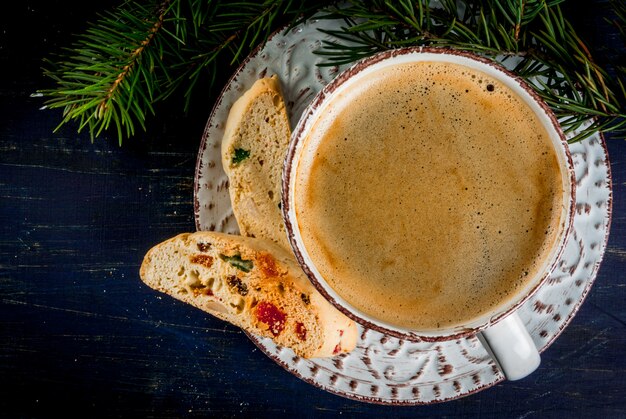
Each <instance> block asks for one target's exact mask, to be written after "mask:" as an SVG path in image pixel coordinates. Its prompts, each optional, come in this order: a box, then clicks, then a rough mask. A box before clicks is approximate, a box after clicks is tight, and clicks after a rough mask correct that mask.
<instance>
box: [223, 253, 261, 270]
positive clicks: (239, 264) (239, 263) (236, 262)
mask: <svg viewBox="0 0 626 419" xmlns="http://www.w3.org/2000/svg"><path fill="white" fill-rule="evenodd" d="M220 259H222V260H223V261H225V262H228V263H230V264H231V265H232V266H234V267H235V268H237V269H239V270H240V271H244V272H250V271H251V270H252V268H253V267H254V264H253V263H252V261H251V260H244V259H242V258H241V255H240V254H239V253H235V254H234V255H232V256H226V255H223V254H221V253H220Z"/></svg>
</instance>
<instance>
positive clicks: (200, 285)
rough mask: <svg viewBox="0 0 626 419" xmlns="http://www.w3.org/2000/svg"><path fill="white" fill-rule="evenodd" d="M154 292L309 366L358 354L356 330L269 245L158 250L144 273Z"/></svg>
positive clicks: (212, 241) (183, 240) (207, 235)
mask: <svg viewBox="0 0 626 419" xmlns="http://www.w3.org/2000/svg"><path fill="white" fill-rule="evenodd" d="M140 275H141V279H142V280H143V281H144V282H145V283H146V284H147V285H148V286H150V287H151V288H153V289H155V290H157V291H161V292H163V293H166V294H169V295H171V296H172V297H174V298H177V299H178V300H181V301H183V302H185V303H189V304H191V305H193V306H194V307H197V308H199V309H201V310H204V311H205V312H207V313H210V314H212V315H214V316H215V317H218V318H220V319H222V320H225V321H227V322H230V323H232V324H234V325H236V326H238V327H241V328H242V329H244V330H246V331H248V332H250V333H253V334H256V335H260V336H265V337H269V338H272V339H273V340H274V341H275V342H276V343H277V344H279V345H283V346H286V347H289V348H291V349H293V351H294V352H295V353H296V354H297V355H299V356H302V357H305V358H314V357H327V356H334V355H337V354H340V353H343V352H349V351H351V350H352V349H354V347H355V345H356V340H357V328H356V325H355V323H354V322H353V321H352V320H350V319H349V318H347V317H346V316H345V315H343V314H342V313H341V312H339V311H338V310H337V309H335V308H334V307H333V306H332V305H331V304H330V303H329V302H328V301H326V300H325V299H324V297H322V295H321V294H319V293H318V292H317V290H316V289H315V288H314V287H313V285H311V283H310V282H309V280H308V278H307V277H306V276H305V274H304V272H303V271H302V269H301V268H300V266H299V265H298V264H297V262H296V261H295V259H294V257H293V256H292V255H291V254H290V253H288V252H287V251H285V250H283V249H282V248H280V247H279V246H277V245H276V244H274V243H272V242H271V241H269V240H265V239H258V238H250V237H243V236H235V235H228V234H224V233H217V232H208V231H206V232H205V231H202V232H196V233H185V234H180V235H178V236H176V237H174V238H171V239H169V240H166V241H164V242H162V243H160V244H158V245H156V246H154V247H153V248H152V249H150V251H148V253H147V254H146V256H145V258H144V261H143V263H142V265H141V269H140Z"/></svg>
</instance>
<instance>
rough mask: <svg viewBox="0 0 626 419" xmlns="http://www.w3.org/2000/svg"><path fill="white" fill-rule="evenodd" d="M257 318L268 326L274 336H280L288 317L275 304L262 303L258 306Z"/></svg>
mask: <svg viewBox="0 0 626 419" xmlns="http://www.w3.org/2000/svg"><path fill="white" fill-rule="evenodd" d="M256 318H257V319H258V320H259V321H260V322H261V323H265V324H266V325H267V326H268V328H269V330H270V332H271V333H272V335H274V336H278V335H280V333H281V332H282V331H283V329H284V328H285V322H286V320H287V315H286V314H285V313H283V312H282V311H281V310H279V309H278V307H276V306H275V305H274V304H272V303H269V302H267V301H261V302H260V303H259V304H257V306H256Z"/></svg>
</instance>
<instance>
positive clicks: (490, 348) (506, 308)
mask: <svg viewBox="0 0 626 419" xmlns="http://www.w3.org/2000/svg"><path fill="white" fill-rule="evenodd" d="M419 61H435V62H444V63H452V64H458V65H461V66H466V67H468V68H470V69H474V70H478V71H480V72H482V73H484V74H486V75H488V76H489V77H492V78H494V79H496V80H498V81H499V82H500V83H502V84H504V85H505V86H507V87H508V88H509V89H511V90H512V91H513V92H515V93H516V94H517V95H518V96H519V97H520V98H521V99H522V100H523V102H524V103H525V104H526V105H528V107H530V108H531V109H532V111H533V112H534V113H535V115H536V116H537V118H538V119H539V120H540V121H541V124H542V125H543V126H544V128H545V130H546V131H547V133H548V136H549V137H550V140H551V143H552V145H553V147H554V152H555V154H556V156H557V160H558V163H559V165H560V167H561V168H562V169H561V174H562V186H563V197H562V198H563V199H562V202H563V208H562V214H561V217H560V224H559V226H558V233H557V239H556V240H555V242H554V245H553V247H552V248H551V249H550V252H549V256H548V257H547V258H545V259H544V261H543V265H542V268H541V269H539V270H538V273H537V275H535V277H534V278H532V280H530V281H528V282H527V286H525V287H524V288H523V289H521V290H520V291H519V292H517V293H516V294H515V296H514V298H512V299H509V300H508V301H507V302H506V303H504V304H502V305H500V306H498V307H497V308H496V309H495V310H491V311H489V312H487V313H485V314H484V315H482V316H480V317H479V318H477V319H473V320H472V321H471V322H468V323H467V324H462V325H457V326H455V327H452V328H442V329H438V330H434V331H433V330H428V331H421V330H413V329H407V328H403V327H399V326H397V325H394V324H390V323H387V322H385V321H382V320H380V319H378V318H374V317H372V316H370V315H368V314H365V313H363V312H362V311H360V310H358V309H357V308H355V307H354V306H353V305H351V304H350V303H349V302H347V301H346V300H345V299H344V298H343V297H342V296H341V295H339V294H338V293H337V292H336V291H335V290H334V289H333V288H332V287H331V286H330V285H329V283H328V282H327V281H326V280H325V279H324V277H323V276H322V274H321V273H320V271H319V270H318V269H317V267H316V266H315V264H314V262H313V260H312V259H311V257H310V255H309V254H308V252H307V249H306V246H305V245H304V242H303V235H305V234H307V233H308V232H307V231H301V229H300V225H299V223H298V217H297V214H296V211H295V206H294V205H293V203H294V201H295V196H294V193H295V192H294V191H295V182H296V171H297V168H298V164H299V162H300V157H301V155H302V152H303V143H304V140H305V139H306V138H307V136H308V135H309V133H310V132H311V130H313V129H315V127H316V122H317V121H318V120H319V118H320V117H321V116H322V115H324V112H325V111H326V110H327V108H326V107H327V105H328V104H329V103H331V102H332V101H333V100H334V99H335V98H337V97H339V96H340V95H344V96H347V97H349V94H350V91H351V89H353V88H354V87H355V86H358V84H359V83H360V82H361V81H362V80H363V79H364V78H366V77H368V76H369V75H371V74H372V73H374V72H377V71H380V70H384V69H386V68H391V67H393V66H397V65H401V64H406V63H414V62H419ZM282 187H283V190H282V211H283V218H284V221H285V225H286V229H287V232H288V235H289V240H290V242H291V245H292V248H293V250H294V253H295V255H296V258H297V260H298V262H299V264H300V265H301V267H302V268H303V270H304V271H305V273H306V274H307V275H308V277H309V278H310V279H311V281H312V283H313V284H314V285H315V287H316V288H317V289H318V290H319V291H320V292H321V293H322V294H323V295H324V296H325V297H326V298H327V299H328V300H329V301H330V302H331V303H332V304H333V305H334V306H335V307H337V308H338V309H339V310H340V311H342V312H344V313H345V314H346V315H348V316H349V317H351V318H353V319H354V320H355V321H357V322H358V323H360V324H362V325H364V326H366V327H369V328H371V329H374V330H377V331H380V332H382V333H387V334H390V335H392V336H396V337H399V338H402V339H407V340H413V341H418V340H425V341H445V340H456V339H459V338H464V337H469V336H473V335H476V336H478V338H479V340H480V341H481V343H482V344H483V346H484V347H485V349H486V350H487V352H488V353H489V354H490V355H491V356H492V357H493V359H494V360H495V362H496V363H497V364H498V366H499V367H500V369H501V370H502V372H503V373H504V375H505V376H506V377H507V378H508V379H509V380H517V379H521V378H523V377H525V376H527V375H528V374H530V373H531V372H532V371H534V370H535V369H536V368H537V367H538V365H539V363H540V356H539V353H538V351H537V348H536V347H535V345H534V343H533V341H532V338H531V337H530V335H529V333H528V331H527V330H526V328H525V327H524V324H523V322H522V320H521V319H520V317H519V316H518V314H517V312H516V310H517V308H518V307H520V305H521V304H523V303H524V302H525V301H526V300H528V299H529V298H531V297H532V295H533V294H534V293H535V292H536V291H537V290H538V289H539V288H540V287H541V285H542V284H543V283H544V281H545V280H546V279H547V278H548V277H549V274H550V272H552V270H553V269H555V267H556V265H557V263H558V259H559V256H560V255H561V253H562V251H563V249H564V247H565V244H566V241H567V239H568V236H569V234H570V231H571V230H572V222H573V213H574V208H575V202H576V200H575V190H574V170H573V162H572V158H571V155H570V152H569V148H568V146H567V142H566V140H565V136H564V134H563V132H562V130H561V128H560V125H559V123H558V121H557V120H556V117H555V116H554V114H553V113H552V111H551V110H550V109H549V107H548V106H547V105H546V104H545V103H544V102H543V101H542V100H541V99H540V98H539V96H538V95H537V94H536V93H535V92H534V91H533V90H532V88H530V87H529V86H528V85H527V84H526V83H525V82H524V81H523V80H521V79H520V78H519V77H517V76H515V75H514V74H512V73H511V72H509V71H507V70H506V69H504V68H503V67H502V66H500V65H499V64H496V63H495V62H493V61H491V60H488V59H485V58H482V57H479V56H477V55H475V54H471V53H467V52H461V51H457V50H451V49H439V48H421V47H416V48H402V49H397V50H391V51H386V52H383V53H379V54H377V55H374V56H372V57H369V58H366V59H364V60H362V61H359V62H358V63H356V64H355V65H354V66H352V67H351V68H349V69H348V70H346V71H344V72H343V73H341V74H340V75H338V76H337V77H336V78H335V79H334V80H333V81H332V82H331V83H329V84H328V85H327V86H326V87H325V88H324V89H323V90H322V91H321V92H320V93H319V94H318V95H317V96H316V97H315V98H314V100H313V101H312V103H311V104H310V105H309V107H308V108H307V109H306V110H305V111H304V113H303V116H302V118H301V119H300V121H299V123H298V125H297V127H296V129H295V130H294V132H293V135H292V138H291V144H290V147H289V151H288V154H287V158H286V160H285V165H284V169H283V184H282Z"/></svg>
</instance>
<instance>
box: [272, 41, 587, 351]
mask: <svg viewBox="0 0 626 419" xmlns="http://www.w3.org/2000/svg"><path fill="white" fill-rule="evenodd" d="M416 53H417V54H419V53H430V54H440V55H441V56H457V57H463V58H465V59H469V60H472V61H475V62H478V63H480V64H485V65H488V66H490V67H492V68H493V69H495V70H497V71H499V72H500V73H502V76H503V77H504V78H508V79H510V81H511V83H515V84H517V85H518V86H520V87H521V88H522V89H523V90H524V91H525V92H526V93H527V94H528V95H529V96H530V98H531V99H532V100H533V101H534V102H535V104H536V105H537V106H538V107H539V108H541V110H542V111H543V113H544V114H545V116H547V117H548V119H549V121H550V124H551V125H552V128H554V132H555V133H556V134H557V135H558V137H559V140H560V143H561V148H562V151H563V154H564V157H565V163H566V167H565V168H562V169H565V170H564V171H565V173H564V174H563V179H566V178H568V181H569V187H570V191H569V205H567V203H565V202H564V206H566V208H565V211H563V215H564V217H565V220H561V222H560V223H559V227H560V230H561V231H560V232H559V237H558V240H557V242H556V243H555V245H554V247H553V248H552V252H553V253H552V255H551V259H549V263H547V264H546V265H545V266H546V269H545V271H544V272H543V273H542V274H541V277H540V278H539V279H538V280H536V282H535V284H534V285H533V286H532V288H530V289H528V290H527V289H524V290H523V292H524V295H522V296H521V297H520V296H519V295H515V296H514V297H513V298H511V299H509V300H507V301H509V302H510V301H514V303H512V304H510V303H506V302H505V303H503V304H502V305H506V306H507V308H506V309H505V310H502V309H499V308H496V309H495V312H496V314H494V315H491V316H489V318H488V320H487V321H483V322H481V323H480V324H478V325H475V326H456V327H452V328H450V329H454V331H452V332H451V333H445V330H446V329H442V330H444V332H443V333H438V334H436V333H437V331H433V334H432V335H431V334H429V332H422V331H417V330H410V329H406V328H402V327H400V326H393V325H388V324H387V323H385V322H384V321H382V320H378V319H372V320H374V321H375V322H372V321H371V320H369V319H366V318H363V317H362V316H360V315H359V314H357V313H355V312H354V311H352V310H350V308H349V307H346V306H345V305H344V304H342V303H341V302H339V301H337V300H336V299H335V298H334V297H333V296H332V295H330V294H329V292H328V291H327V289H326V288H325V286H324V284H326V286H327V287H329V288H331V287H330V285H329V284H328V283H327V282H326V280H325V279H323V278H321V279H320V278H318V277H317V276H316V275H315V273H314V272H313V270H312V269H311V268H310V266H309V264H308V263H307V261H306V260H305V257H304V255H303V252H302V249H301V247H302V248H304V243H299V241H298V239H297V238H296V235H295V226H294V224H295V225H297V220H295V216H294V220H292V219H291V217H292V212H293V211H291V210H292V208H291V205H292V203H291V201H290V194H291V190H292V188H293V185H292V171H293V170H294V167H293V166H294V165H293V163H294V158H295V157H296V153H297V151H298V144H299V143H301V142H302V141H304V140H305V139H306V137H304V136H303V133H305V132H308V130H307V129H306V128H307V127H308V121H309V120H310V119H311V118H314V117H315V116H316V111H317V109H318V108H320V107H321V106H322V105H323V104H324V103H325V102H326V100H327V99H329V98H331V97H332V95H333V93H334V92H335V91H336V90H337V89H338V88H339V87H340V86H342V85H343V84H344V83H345V82H347V81H348V80H350V79H351V78H352V77H354V76H357V75H358V74H359V73H361V72H362V71H363V70H365V69H367V68H369V67H371V66H373V65H375V64H377V63H379V62H381V61H387V60H392V59H394V58H395V57H398V56H402V55H408V54H416ZM314 119H315V118H314ZM550 136H551V137H552V133H551V135H550ZM551 142H552V143H553V145H554V146H555V148H556V142H557V141H556V139H555V138H553V139H552V141H551ZM295 170H297V167H296V168H295ZM293 174H294V175H295V172H294V173H293ZM567 174H569V176H567ZM294 177H295V176H294ZM281 180H282V184H281V189H282V191H281V192H282V196H281V211H282V218H283V222H284V224H285V229H286V232H287V236H288V239H289V243H290V245H291V247H292V250H293V252H294V255H295V257H296V260H297V262H298V264H299V265H300V267H301V268H302V270H303V271H304V273H305V274H306V275H307V277H308V278H309V280H310V281H311V283H312V285H313V286H314V287H315V288H316V289H317V290H318V291H319V292H320V293H321V294H322V296H323V297H324V298H325V299H326V300H327V301H328V302H330V303H331V304H332V305H333V306H334V307H335V308H336V309H338V310H339V311H340V312H342V313H343V314H345V315H346V316H348V317H349V318H351V319H352V320H354V321H355V322H357V323H359V324H361V325H362V326H364V327H367V328H369V329H372V330H376V331H378V332H381V333H384V334H388V335H390V336H394V337H397V338H400V339H407V340H410V341H428V342H438V341H447V340H456V339H459V338H464V337H469V336H472V335H475V334H476V333H478V332H480V331H481V330H484V329H486V328H488V327H489V326H491V325H492V324H494V323H497V322H498V321H499V320H501V319H503V318H505V317H507V316H508V315H510V314H512V313H514V312H515V311H516V310H517V309H518V308H519V307H520V306H521V305H522V304H524V303H525V302H526V301H527V300H528V299H530V298H531V297H532V296H533V295H534V294H535V293H536V292H537V291H538V290H539V288H541V286H542V285H543V284H544V283H545V282H546V280H547V279H548V278H549V277H550V274H551V273H552V272H553V271H554V269H555V268H556V266H557V265H558V263H559V260H560V258H561V255H562V253H563V251H564V249H565V247H566V244H567V242H568V238H569V237H570V235H571V231H572V227H573V220H574V211H575V207H576V188H575V181H576V179H575V172H574V164H573V159H572V155H571V152H570V150H569V147H568V143H567V139H566V137H565V134H564V133H563V130H562V128H561V125H560V124H559V122H558V120H557V118H556V115H555V114H554V112H553V111H552V110H551V109H550V107H549V106H548V105H547V104H546V103H545V101H543V100H542V99H541V97H540V96H539V95H538V94H537V93H536V92H535V91H534V89H533V88H532V87H530V86H529V85H528V83H527V82H526V81H525V80H523V79H522V78H521V77H519V76H518V75H516V74H514V73H513V72H512V71H510V70H508V69H506V68H505V67H504V66H502V65H501V64H500V63H498V62H496V61H494V60H491V59H489V58H486V57H483V56H480V55H477V54H475V53H473V52H468V51H464V50H458V49H453V48H438V47H403V48H397V49H391V50H387V51H382V52H379V53H376V54H374V55H372V56H369V57H366V58H364V59H361V60H359V61H357V62H356V63H354V64H353V65H352V66H350V67H349V68H348V69H346V70H344V71H343V72H341V73H340V74H338V75H337V76H336V77H335V78H334V79H333V80H332V81H331V82H330V83H328V84H327V85H326V86H325V87H324V88H323V89H322V90H321V91H320V92H319V93H318V94H317V95H316V96H315V97H314V98H313V100H312V101H311V103H310V104H309V105H308V106H307V107H306V109H305V110H304V112H303V113H302V116H301V117H300V120H299V121H298V123H297V125H296V127H295V129H294V130H293V132H292V135H291V138H290V142H289V147H288V150H287V155H286V157H285V160H284V163H283V171H282V179H281ZM564 196H565V191H564ZM561 225H562V227H561ZM554 249H556V251H555V250H554ZM521 292H522V291H520V294H521ZM346 304H349V302H347V301H346ZM498 307H500V306H498ZM484 316H486V314H483V315H482V316H481V317H484ZM479 318H480V317H479ZM398 329H402V330H398Z"/></svg>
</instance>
